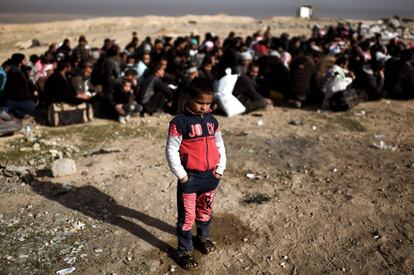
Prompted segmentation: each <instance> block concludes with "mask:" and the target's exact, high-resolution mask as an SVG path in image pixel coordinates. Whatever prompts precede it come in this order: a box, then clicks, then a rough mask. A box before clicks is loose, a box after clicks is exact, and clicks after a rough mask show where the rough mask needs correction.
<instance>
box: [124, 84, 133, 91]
mask: <svg viewBox="0 0 414 275" xmlns="http://www.w3.org/2000/svg"><path fill="white" fill-rule="evenodd" d="M123 88H124V91H125V92H126V93H129V92H131V90H132V85H131V82H125V83H124V85H123Z"/></svg>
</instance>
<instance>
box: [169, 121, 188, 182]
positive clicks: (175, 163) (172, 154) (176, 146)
mask: <svg viewBox="0 0 414 275" xmlns="http://www.w3.org/2000/svg"><path fill="white" fill-rule="evenodd" d="M182 140H183V136H182V134H181V132H179V131H178V130H177V126H176V124H174V123H173V122H171V123H170V127H169V130H168V139H167V145H166V147H165V156H166V158H167V162H168V166H169V167H170V170H171V172H172V173H173V174H174V175H175V176H176V177H177V178H178V179H182V178H184V177H185V176H187V172H186V171H185V169H184V167H183V165H182V164H181V158H180V145H181V142H182Z"/></svg>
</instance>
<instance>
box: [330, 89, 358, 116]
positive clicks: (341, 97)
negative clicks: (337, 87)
mask: <svg viewBox="0 0 414 275" xmlns="http://www.w3.org/2000/svg"><path fill="white" fill-rule="evenodd" d="M359 101H360V100H359V97H358V94H357V92H356V91H355V89H352V88H348V89H345V90H342V91H338V92H336V93H334V94H333V95H332V97H331V100H330V106H331V109H332V111H335V112H341V111H347V110H349V109H351V108H352V107H354V106H356V105H358V103H359Z"/></svg>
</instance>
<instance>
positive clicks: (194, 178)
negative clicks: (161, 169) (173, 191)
mask: <svg viewBox="0 0 414 275" xmlns="http://www.w3.org/2000/svg"><path fill="white" fill-rule="evenodd" d="M189 97H190V99H189V102H188V104H187V105H186V107H185V110H184V112H183V113H182V114H179V115H178V116H176V117H175V118H174V119H173V120H172V121H171V122H170V127H169V132H168V140H167V146H166V157H167V161H168V165H169V167H170V170H171V171H172V172H173V174H174V175H175V176H176V177H177V178H178V188H177V210H178V221H177V238H178V249H177V261H178V263H179V264H180V265H181V266H182V267H183V268H184V269H191V268H195V267H197V265H198V264H197V261H196V260H195V259H194V258H193V257H192V255H191V253H192V250H193V236H192V227H193V224H194V222H195V224H196V227H197V236H196V237H195V238H194V242H195V243H194V245H195V246H196V248H198V249H199V250H200V251H201V252H202V253H204V254H208V253H210V252H212V251H214V250H215V248H216V247H215V246H214V244H213V242H212V241H211V239H210V235H209V223H210V219H211V214H212V208H213V203H214V197H215V190H216V188H217V186H218V184H219V181H220V179H221V177H222V175H223V172H224V169H225V168H226V152H225V148H224V142H223V139H222V136H221V132H220V127H219V124H218V122H217V120H216V119H215V118H214V117H213V116H212V115H211V114H210V112H211V110H210V105H211V103H212V101H213V87H212V85H211V82H210V81H209V80H207V79H205V78H195V79H194V80H193V81H192V82H191V84H190V90H189Z"/></svg>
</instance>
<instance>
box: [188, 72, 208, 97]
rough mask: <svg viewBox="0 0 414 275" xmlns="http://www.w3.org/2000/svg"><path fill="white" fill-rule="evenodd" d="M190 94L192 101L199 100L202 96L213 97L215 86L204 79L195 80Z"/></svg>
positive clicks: (191, 85) (192, 82)
mask: <svg viewBox="0 0 414 275" xmlns="http://www.w3.org/2000/svg"><path fill="white" fill-rule="evenodd" d="M189 94H190V98H191V99H194V98H198V97H200V95H201V94H209V95H213V94H214V92H213V84H212V83H211V81H210V80H208V79H207V78H204V77H197V78H194V79H193V80H192V81H191V83H190V90H189Z"/></svg>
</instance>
